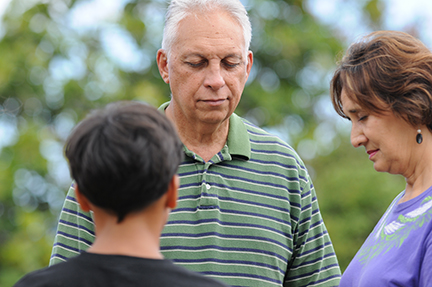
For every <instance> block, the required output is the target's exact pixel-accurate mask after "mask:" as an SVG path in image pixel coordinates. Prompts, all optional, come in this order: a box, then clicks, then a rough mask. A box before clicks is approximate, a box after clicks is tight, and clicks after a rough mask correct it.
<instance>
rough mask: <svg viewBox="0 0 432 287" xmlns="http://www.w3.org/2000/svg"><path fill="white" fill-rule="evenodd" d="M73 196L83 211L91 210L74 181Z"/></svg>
mask: <svg viewBox="0 0 432 287" xmlns="http://www.w3.org/2000/svg"><path fill="white" fill-rule="evenodd" d="M75 197H76V199H77V201H78V204H79V205H80V207H81V209H82V210H83V211H86V212H89V211H90V210H91V207H90V202H89V200H88V199H87V197H85V196H84V195H83V194H82V193H81V192H80V191H79V189H78V185H77V184H76V183H75Z"/></svg>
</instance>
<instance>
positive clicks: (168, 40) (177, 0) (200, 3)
mask: <svg viewBox="0 0 432 287" xmlns="http://www.w3.org/2000/svg"><path fill="white" fill-rule="evenodd" d="M217 8H218V9H222V10H224V11H226V12H228V13H229V14H230V15H231V16H232V18H233V19H234V20H236V21H237V22H238V23H239V24H240V26H241V27H242V29H243V37H244V41H245V48H246V51H248V50H249V46H250V42H251V38H252V28H251V23H250V21H249V17H248V15H247V12H246V9H245V7H244V6H243V4H242V3H241V2H240V1H239V0H172V1H171V3H170V5H169V6H168V10H167V13H166V16H165V27H164V31H163V38H162V49H164V50H165V51H166V53H167V55H168V56H169V54H170V52H171V48H172V46H173V44H174V41H175V38H176V34H177V30H178V27H179V23H180V21H181V20H182V19H184V18H185V17H186V16H188V15H190V14H193V13H194V12H202V13H203V14H205V12H210V11H214V10H215V9H217Z"/></svg>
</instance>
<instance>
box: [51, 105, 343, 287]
mask: <svg viewBox="0 0 432 287" xmlns="http://www.w3.org/2000/svg"><path fill="white" fill-rule="evenodd" d="M166 106H167V104H165V105H163V106H162V107H161V108H164V107H166ZM184 152H185V158H184V160H183V162H182V163H181V165H180V167H179V170H178V174H179V177H180V188H179V198H178V204H177V207H176V208H175V209H174V210H173V211H172V212H171V214H170V216H169V219H168V222H167V224H166V226H165V228H164V230H163V232H162V235H161V240H160V243H161V252H162V253H163V255H164V256H165V258H167V259H171V260H172V261H174V262H175V263H176V264H179V265H182V266H184V267H186V268H188V269H190V270H193V271H196V272H200V273H202V274H205V275H208V276H211V277H214V278H216V279H219V280H221V281H224V282H226V283H227V284H229V285H231V286H338V283H339V279H340V269H339V266H338V262H337V259H336V255H335V252H334V249H333V246H332V243H331V241H330V237H329V235H328V233H327V230H326V227H325V225H324V222H323V220H322V217H321V213H320V210H319V206H318V202H317V197H316V194H315V190H314V187H313V184H312V181H311V179H310V177H309V174H308V172H307V169H306V167H305V165H304V164H303V162H302V160H301V159H300V158H299V156H298V155H297V153H296V152H295V151H294V150H293V149H292V148H291V147H290V146H289V145H288V144H286V143H285V142H283V141H282V140H280V139H279V138H278V137H276V136H274V135H271V134H269V133H267V132H265V131H264V130H262V129H260V128H258V127H256V126H254V125H252V124H251V123H249V122H248V121H246V120H244V119H242V118H240V117H238V116H237V115H236V114H233V115H231V117H230V127H229V134H228V140H227V143H226V145H225V146H224V147H223V148H222V150H221V151H220V152H218V153H217V154H216V155H215V156H213V158H212V159H211V160H209V161H207V162H204V161H203V160H202V158H201V157H200V156H199V155H197V154H195V153H194V152H192V151H190V150H188V149H187V147H184ZM93 240H94V226H93V221H92V217H91V214H89V213H86V212H83V211H82V210H81V209H80V208H79V206H78V204H77V202H76V199H75V196H74V188H73V185H72V187H71V188H70V189H69V192H68V195H67V198H66V200H65V203H64V207H63V210H62V211H61V214H60V219H59V225H58V230H57V234H56V237H55V242H54V247H53V251H52V255H51V261H50V264H55V263H57V262H61V261H64V260H66V259H67V258H69V257H72V256H75V255H77V254H79V253H80V252H81V251H83V250H86V249H87V248H88V247H89V246H90V245H91V244H92V242H93Z"/></svg>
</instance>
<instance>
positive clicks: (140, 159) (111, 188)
mask: <svg viewBox="0 0 432 287" xmlns="http://www.w3.org/2000/svg"><path fill="white" fill-rule="evenodd" d="M182 151H183V146H182V144H181V142H180V139H179V138H178V135H177V133H176V131H175V129H174V127H173V125H172V124H171V122H170V121H169V120H168V119H167V118H166V117H165V115H163V114H162V113H161V112H159V111H158V110H156V109H155V108H153V107H150V106H148V105H145V104H141V103H138V102H126V101H125V102H116V103H113V104H109V105H108V106H106V107H105V108H104V109H100V110H95V111H93V112H92V113H91V114H90V115H89V116H88V117H87V118H86V119H84V120H83V121H82V122H81V123H80V124H78V125H77V126H76V128H75V129H74V130H73V131H72V134H71V135H70V136H69V138H68V139H67V141H66V145H65V155H66V157H67V158H68V160H69V166H70V171H71V176H72V178H73V179H74V180H75V182H76V183H77V185H78V188H79V191H80V192H81V193H82V194H83V195H84V196H85V197H86V198H87V199H88V200H89V201H90V202H92V203H93V204H94V205H96V206H98V207H100V208H103V209H104V210H107V211H109V212H112V213H114V214H116V215H117V217H118V222H121V221H122V220H123V219H124V218H125V216H126V215H127V214H129V213H131V212H136V211H140V210H142V209H144V208H145V207H147V206H149V205H150V204H151V203H153V202H154V201H156V200H157V199H159V198H160V197H161V196H162V195H163V194H165V192H166V191H167V189H168V185H169V183H170V181H171V179H172V177H173V176H174V175H175V173H176V172H177V169H178V166H179V164H180V161H181V159H182V153H183V152H182Z"/></svg>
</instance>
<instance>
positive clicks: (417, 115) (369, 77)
mask: <svg viewBox="0 0 432 287" xmlns="http://www.w3.org/2000/svg"><path fill="white" fill-rule="evenodd" d="M342 90H344V91H345V92H346V94H347V95H348V97H350V98H351V99H352V100H353V101H354V102H356V103H358V104H359V105H360V106H361V107H363V108H364V109H366V110H368V111H370V112H372V113H378V114H379V113H382V112H383V111H385V110H389V109H390V110H391V111H392V112H393V113H394V114H395V115H396V116H399V117H401V118H402V119H404V120H405V121H407V122H408V123H410V124H411V125H413V126H414V127H417V126H418V125H426V126H427V127H428V129H429V130H430V131H432V53H431V51H430V50H429V49H428V48H427V47H426V46H425V45H424V44H423V43H422V42H421V41H420V40H418V39H416V38H414V37H413V36H411V35H409V34H407V33H403V32H396V31H378V32H373V33H370V34H369V35H367V36H365V37H363V38H361V39H360V41H358V42H355V43H353V44H352V45H351V46H350V47H349V48H348V50H347V52H346V54H345V56H344V57H343V58H342V60H341V61H340V63H339V65H338V68H337V70H336V71H335V73H334V76H333V79H332V80H331V84H330V95H331V99H332V102H333V107H334V108H335V110H336V112H337V113H338V114H339V115H340V116H342V117H344V118H347V116H346V115H345V114H344V112H343V110H342V102H341V93H342Z"/></svg>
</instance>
